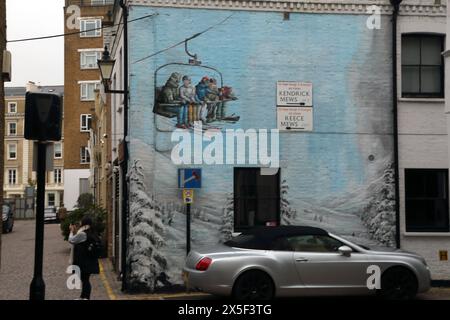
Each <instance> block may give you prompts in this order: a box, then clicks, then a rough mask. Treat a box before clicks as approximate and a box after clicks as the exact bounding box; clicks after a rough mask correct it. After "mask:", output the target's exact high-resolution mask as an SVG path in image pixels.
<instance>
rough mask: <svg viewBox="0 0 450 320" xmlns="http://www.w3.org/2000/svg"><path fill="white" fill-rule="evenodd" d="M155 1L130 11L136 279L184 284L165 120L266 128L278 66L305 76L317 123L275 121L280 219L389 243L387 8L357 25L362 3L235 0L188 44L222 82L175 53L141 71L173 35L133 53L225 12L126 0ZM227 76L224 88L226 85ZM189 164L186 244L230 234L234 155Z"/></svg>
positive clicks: (284, 73)
mask: <svg viewBox="0 0 450 320" xmlns="http://www.w3.org/2000/svg"><path fill="white" fill-rule="evenodd" d="M154 12H158V13H160V15H159V16H156V17H154V18H152V21H151V22H148V21H147V22H146V21H145V20H143V21H136V22H135V23H133V24H131V25H130V50H131V52H130V60H131V61H132V63H131V70H130V72H131V74H132V75H133V76H132V77H131V87H130V91H131V94H130V118H131V120H130V121H131V123H132V124H133V125H132V126H131V128H130V136H131V142H130V159H131V163H132V164H133V166H132V169H131V172H130V179H131V181H133V183H132V184H131V186H132V188H131V190H130V191H131V197H130V200H131V203H130V206H131V208H132V210H130V244H129V255H128V262H129V264H130V269H131V271H130V272H131V273H130V279H131V281H132V286H133V287H135V288H136V289H139V290H140V289H147V290H149V291H152V290H157V289H158V288H162V287H167V286H177V285H181V284H182V278H181V272H180V270H181V268H182V265H183V262H184V258H185V242H186V239H185V228H186V225H185V220H186V216H185V213H184V206H183V205H182V201H181V196H180V190H179V189H178V188H177V169H178V167H177V166H176V165H174V164H173V163H172V162H171V158H170V152H171V150H172V147H173V143H172V142H171V140H170V137H171V136H170V135H171V133H172V132H173V130H174V129H175V128H177V127H178V128H190V127H191V125H192V122H193V121H195V120H199V121H202V122H203V123H205V126H206V127H207V128H219V129H221V130H223V129H227V128H242V129H244V130H245V129H248V128H267V129H272V128H276V125H277V124H276V107H275V103H276V82H277V81H279V80H289V81H308V82H311V83H314V93H313V95H314V132H310V133H282V134H280V155H281V159H280V160H281V162H282V165H281V168H280V170H281V171H280V177H281V186H280V197H281V199H280V204H281V207H280V220H281V222H282V223H283V224H293V225H311V226H318V227H323V228H325V229H327V230H329V231H330V232H333V233H336V234H339V235H341V236H343V237H345V238H348V239H349V240H352V241H355V242H357V243H360V244H363V245H368V246H380V245H387V246H393V245H394V242H395V210H394V207H395V201H394V188H393V187H394V181H393V168H392V161H393V158H392V150H393V147H392V146H393V139H392V136H391V134H392V126H391V124H392V112H391V111H392V110H391V109H392V108H391V107H392V106H391V101H392V92H391V91H390V90H389V89H388V88H389V87H390V79H391V69H390V65H389V63H387V62H386V61H390V57H389V53H390V33H389V30H390V28H389V25H388V24H389V21H388V19H384V20H383V23H384V24H383V25H382V28H381V29H380V30H375V31H374V30H369V29H367V28H366V18H367V17H366V16H364V15H339V14H292V15H291V18H290V20H289V21H283V19H282V15H280V14H277V13H273V12H236V13H234V15H233V17H232V18H230V19H229V20H228V21H227V22H226V23H225V24H224V25H222V26H219V27H217V28H214V29H212V30H211V31H209V32H208V33H207V34H205V36H202V37H199V38H197V39H195V40H194V41H192V43H191V44H190V45H191V47H192V49H193V50H194V51H195V52H200V53H201V55H202V61H203V63H204V64H205V65H211V66H220V72H221V73H223V78H224V79H225V81H224V84H222V83H221V81H220V76H219V75H218V74H217V73H215V72H209V71H205V70H204V69H203V68H199V67H196V66H179V65H171V66H169V67H168V68H165V69H164V70H161V72H160V73H158V74H157V78H156V79H151V82H150V83H149V76H148V75H149V74H151V75H153V74H154V73H155V71H156V69H157V68H159V67H160V66H163V65H165V64H170V63H173V62H174V61H183V59H185V57H186V55H185V52H184V50H183V48H174V49H171V50H169V51H166V52H164V53H162V54H159V55H156V56H154V57H153V58H151V59H149V60H145V61H144V62H142V63H133V61H137V60H140V59H141V58H142V57H143V56H146V55H148V54H149V53H152V52H158V51H161V50H163V49H164V48H168V47H170V46H171V45H173V43H176V42H177V41H179V40H180V39H185V38H188V37H189V36H191V35H192V34H195V33H196V32H199V31H201V30H203V29H204V28H206V26H208V25H214V24H216V23H217V21H221V20H223V18H224V17H226V16H228V15H229V12H224V11H220V10H200V9H170V8H151V7H145V6H136V7H134V8H133V10H131V11H130V15H131V17H130V19H134V18H138V17H141V16H145V15H148V14H151V13H154ZM167 17H170V19H168V18H167ZM198 21H202V24H201V25H199V24H198ZM324 44H326V48H325V47H324ZM199 85H200V86H199ZM197 86H199V88H197ZM228 86H230V87H232V89H231V90H232V95H231V96H230V97H228V98H225V96H226V95H225V94H226V92H225V91H226V90H225V88H226V87H228ZM202 88H208V89H207V90H210V91H211V92H210V93H211V97H209V98H207V97H206V95H202ZM220 88H223V89H222V91H220V90H219V89H220ZM181 91H182V92H183V93H181ZM221 95H222V96H221ZM181 96H183V97H184V98H182V97H181ZM236 97H237V98H238V99H236ZM183 99H184V100H183ZM221 99H222V100H221ZM149 105H150V107H149ZM221 107H224V108H223V111H222V110H221ZM152 111H153V112H152ZM166 129H167V130H166ZM196 167H197V165H196ZM198 167H201V168H202V189H200V190H198V191H197V190H196V193H195V197H196V199H195V203H194V204H193V205H192V217H193V220H192V248H194V249H195V248H197V247H200V246H203V245H209V244H214V243H217V242H221V241H224V240H226V239H228V238H229V237H230V236H231V232H232V231H233V226H234V222H233V219H234V198H233V193H232V190H233V166H228V165H219V166H207V165H198ZM133 184H134V185H135V186H134V187H133Z"/></svg>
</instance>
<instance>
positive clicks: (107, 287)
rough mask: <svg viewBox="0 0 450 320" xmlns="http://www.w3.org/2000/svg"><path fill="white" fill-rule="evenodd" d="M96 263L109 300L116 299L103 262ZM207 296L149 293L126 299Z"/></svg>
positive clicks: (199, 294)
mask: <svg viewBox="0 0 450 320" xmlns="http://www.w3.org/2000/svg"><path fill="white" fill-rule="evenodd" d="M98 265H99V267H100V279H101V281H102V283H103V286H104V287H105V290H106V293H107V294H108V297H109V299H110V300H117V296H116V294H115V293H114V290H113V289H112V287H111V285H110V284H109V282H108V279H107V278H106V275H105V269H104V267H103V263H102V262H101V261H100V260H99V261H98ZM203 296H208V294H206V293H201V292H198V293H172V294H167V293H166V294H150V295H128V296H127V297H126V299H129V300H164V299H167V298H181V297H203Z"/></svg>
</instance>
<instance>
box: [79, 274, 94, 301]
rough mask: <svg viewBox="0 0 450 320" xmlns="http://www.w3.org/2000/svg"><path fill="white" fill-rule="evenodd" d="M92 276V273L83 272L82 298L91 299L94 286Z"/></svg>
mask: <svg viewBox="0 0 450 320" xmlns="http://www.w3.org/2000/svg"><path fill="white" fill-rule="evenodd" d="M90 276H91V274H90V273H86V272H81V296H80V298H81V299H88V300H90V299H91V291H92V286H91V282H90V281H89V278H90Z"/></svg>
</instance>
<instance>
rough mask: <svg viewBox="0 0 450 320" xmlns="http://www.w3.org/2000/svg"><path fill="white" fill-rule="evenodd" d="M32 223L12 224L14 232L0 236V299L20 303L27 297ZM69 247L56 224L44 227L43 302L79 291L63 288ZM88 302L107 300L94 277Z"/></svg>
mask: <svg viewBox="0 0 450 320" xmlns="http://www.w3.org/2000/svg"><path fill="white" fill-rule="evenodd" d="M34 227H35V223H34V220H28V221H16V223H15V226H14V231H13V232H12V233H9V234H4V235H2V250H1V253H2V259H1V261H2V266H1V268H0V284H1V285H0V300H24V299H28V297H29V286H30V282H31V279H32V278H33V264H34ZM69 255H70V245H69V244H68V243H67V242H66V241H64V240H63V238H62V235H61V231H60V228H59V224H47V225H45V242H44V281H45V284H46V299H48V300H73V299H76V298H78V297H79V295H80V291H79V290H69V289H67V285H66V281H67V278H68V276H69V275H68V274H66V269H67V267H68V266H69ZM92 285H93V294H92V299H108V295H107V294H106V291H105V289H104V286H103V284H102V281H101V279H100V277H99V276H94V277H93V281H92Z"/></svg>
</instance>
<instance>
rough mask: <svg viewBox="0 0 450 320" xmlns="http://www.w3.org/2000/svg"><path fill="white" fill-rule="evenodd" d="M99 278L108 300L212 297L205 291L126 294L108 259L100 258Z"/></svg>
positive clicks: (208, 298) (202, 298)
mask: <svg viewBox="0 0 450 320" xmlns="http://www.w3.org/2000/svg"><path fill="white" fill-rule="evenodd" d="M100 269H101V272H100V280H101V281H102V283H103V287H104V288H105V291H106V292H107V295H108V297H109V299H110V300H199V299H200V300H210V299H212V298H213V297H212V296H211V295H209V294H206V293H186V292H179V293H158V294H128V293H123V292H122V290H121V287H122V283H121V281H119V280H118V279H117V274H116V273H115V272H114V270H113V267H112V263H111V261H110V260H109V259H102V260H100Z"/></svg>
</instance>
